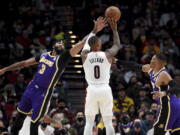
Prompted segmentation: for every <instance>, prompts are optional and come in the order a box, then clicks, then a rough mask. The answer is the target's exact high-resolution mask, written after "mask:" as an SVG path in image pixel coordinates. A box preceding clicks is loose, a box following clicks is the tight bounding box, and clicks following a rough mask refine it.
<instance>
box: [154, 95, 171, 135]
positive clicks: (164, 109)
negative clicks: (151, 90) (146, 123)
mask: <svg viewBox="0 0 180 135" xmlns="http://www.w3.org/2000/svg"><path fill="white" fill-rule="evenodd" d="M169 104H170V102H169V99H168V97H167V96H165V97H163V98H162V105H161V111H160V114H159V118H158V121H157V122H156V123H155V124H154V135H165V133H166V131H165V126H166V121H167V119H168V115H169V113H170V111H169V110H170V109H169V107H170V106H169Z"/></svg>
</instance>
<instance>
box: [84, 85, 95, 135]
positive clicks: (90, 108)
mask: <svg viewBox="0 0 180 135" xmlns="http://www.w3.org/2000/svg"><path fill="white" fill-rule="evenodd" d="M94 97H95V95H94V94H93V92H92V91H91V87H88V88H87V96H86V102H85V117H86V124H85V128H84V135H92V129H93V125H94V120H95V115H96V114H98V103H97V101H96V98H94Z"/></svg>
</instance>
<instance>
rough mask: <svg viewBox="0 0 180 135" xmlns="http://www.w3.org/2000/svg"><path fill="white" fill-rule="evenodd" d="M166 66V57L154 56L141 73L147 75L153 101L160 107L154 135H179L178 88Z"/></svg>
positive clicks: (179, 101) (179, 104)
mask: <svg viewBox="0 0 180 135" xmlns="http://www.w3.org/2000/svg"><path fill="white" fill-rule="evenodd" d="M165 65H166V57H165V56H164V55H163V54H156V55H154V56H153V57H152V59H151V62H150V64H146V65H144V66H142V71H143V72H147V73H149V76H150V79H151V84H152V87H153V92H152V94H153V99H155V100H156V101H157V102H158V103H159V105H160V112H159V116H158V118H157V121H156V122H155V124H154V135H165V133H166V132H167V131H170V132H171V134H172V135H180V99H178V98H177V96H176V95H177V94H178V93H179V86H178V85H177V84H176V82H175V81H174V80H173V79H172V78H171V76H170V74H169V73H168V71H167V69H166V68H165Z"/></svg>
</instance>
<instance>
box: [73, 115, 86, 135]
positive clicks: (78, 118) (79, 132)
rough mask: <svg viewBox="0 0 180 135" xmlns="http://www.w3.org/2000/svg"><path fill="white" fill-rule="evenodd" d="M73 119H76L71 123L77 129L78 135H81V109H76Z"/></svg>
mask: <svg viewBox="0 0 180 135" xmlns="http://www.w3.org/2000/svg"><path fill="white" fill-rule="evenodd" d="M75 119H76V121H75V124H74V125H73V128H75V129H76V130H77V133H78V135H83V133H84V126H85V119H84V113H83V112H82V111H78V112H77V113H76V116H75Z"/></svg>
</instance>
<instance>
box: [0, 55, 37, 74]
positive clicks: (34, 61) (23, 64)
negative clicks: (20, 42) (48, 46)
mask: <svg viewBox="0 0 180 135" xmlns="http://www.w3.org/2000/svg"><path fill="white" fill-rule="evenodd" d="M38 57H40V56H37V57H33V58H30V59H27V60H24V61H20V62H17V63H14V64H12V65H10V66H7V67H4V68H2V69H0V75H2V74H4V73H5V72H7V71H13V70H17V69H22V68H24V67H29V66H31V65H35V64H37V63H38V62H37V61H39V58H38Z"/></svg>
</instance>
